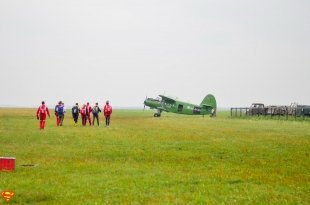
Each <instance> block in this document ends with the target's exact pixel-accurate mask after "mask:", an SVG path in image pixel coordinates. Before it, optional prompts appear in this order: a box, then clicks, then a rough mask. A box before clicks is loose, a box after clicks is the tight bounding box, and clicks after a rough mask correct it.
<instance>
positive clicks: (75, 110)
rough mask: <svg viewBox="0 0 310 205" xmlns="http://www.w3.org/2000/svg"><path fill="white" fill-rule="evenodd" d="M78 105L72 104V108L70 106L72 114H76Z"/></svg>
mask: <svg viewBox="0 0 310 205" xmlns="http://www.w3.org/2000/svg"><path fill="white" fill-rule="evenodd" d="M78 111H79V110H78V107H77V106H74V107H73V108H72V113H73V114H77V113H78Z"/></svg>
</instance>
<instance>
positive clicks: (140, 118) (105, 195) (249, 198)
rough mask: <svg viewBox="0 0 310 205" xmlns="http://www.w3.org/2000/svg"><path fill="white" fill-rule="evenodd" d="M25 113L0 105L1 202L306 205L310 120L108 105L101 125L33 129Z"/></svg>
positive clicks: (69, 122) (67, 123)
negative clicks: (12, 161) (10, 164)
mask: <svg viewBox="0 0 310 205" xmlns="http://www.w3.org/2000/svg"><path fill="white" fill-rule="evenodd" d="M34 113H35V110H33V109H0V156H12V157H16V170H15V172H0V192H2V191H4V190H11V191H14V192H15V196H14V198H13V199H12V200H11V202H10V204H310V157H309V154H310V122H309V121H286V120H266V119H259V118H253V119H230V118H229V112H220V113H219V114H218V117H217V118H213V119H211V118H209V117H204V118H203V117H199V116H182V115H175V114H169V113H163V115H162V117H161V118H154V117H152V115H153V111H145V112H143V111H138V110H136V111H134V110H115V111H114V113H113V116H112V119H111V127H109V128H106V127H104V126H103V118H101V120H102V125H101V126H100V127H97V126H95V127H89V126H87V127H82V126H81V125H80V124H79V125H78V126H76V127H75V126H74V123H73V120H72V118H71V116H69V115H67V116H66V118H65V121H64V126H63V127H56V125H55V118H54V116H52V117H51V118H50V119H48V122H47V125H46V129H45V130H44V131H40V130H39V123H38V121H37V120H36V119H35V117H34V116H35V114H34ZM25 164H33V165H35V166H32V167H31V166H22V165H25ZM0 204H7V202H5V201H4V200H3V199H2V198H0Z"/></svg>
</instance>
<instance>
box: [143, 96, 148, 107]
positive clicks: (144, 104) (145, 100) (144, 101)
mask: <svg viewBox="0 0 310 205" xmlns="http://www.w3.org/2000/svg"><path fill="white" fill-rule="evenodd" d="M146 100H147V96H146V97H145V100H144V102H143V105H144V106H143V111H144V110H145V101H146Z"/></svg>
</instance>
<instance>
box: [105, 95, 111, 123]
mask: <svg viewBox="0 0 310 205" xmlns="http://www.w3.org/2000/svg"><path fill="white" fill-rule="evenodd" d="M103 114H104V116H105V126H106V127H108V126H110V119H111V114H112V107H111V105H110V104H109V101H108V100H107V102H106V104H105V106H104V108H103Z"/></svg>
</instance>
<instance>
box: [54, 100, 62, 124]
mask: <svg viewBox="0 0 310 205" xmlns="http://www.w3.org/2000/svg"><path fill="white" fill-rule="evenodd" d="M61 103H62V102H61V101H59V102H58V104H57V105H56V106H55V116H56V125H57V126H59V124H60V119H59V116H58V107H59V106H60V105H61Z"/></svg>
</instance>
